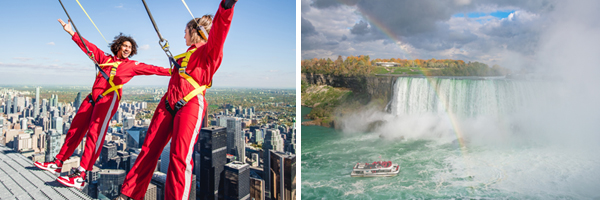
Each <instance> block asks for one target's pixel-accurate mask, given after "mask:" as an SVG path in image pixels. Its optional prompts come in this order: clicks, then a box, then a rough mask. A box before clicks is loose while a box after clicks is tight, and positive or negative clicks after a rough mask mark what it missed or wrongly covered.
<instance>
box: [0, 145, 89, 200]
mask: <svg viewBox="0 0 600 200" xmlns="http://www.w3.org/2000/svg"><path fill="white" fill-rule="evenodd" d="M56 178H57V176H56V175H53V174H52V173H50V172H47V171H43V170H38V169H37V168H36V167H35V166H33V162H32V161H31V160H29V159H27V158H26V157H25V156H23V155H21V154H19V153H16V152H15V151H13V150H12V149H10V148H8V147H5V146H2V145H0V198H1V199H92V198H90V197H89V196H87V195H86V194H84V193H82V192H81V191H79V190H77V189H75V188H69V187H64V186H62V185H61V184H60V183H58V182H56Z"/></svg>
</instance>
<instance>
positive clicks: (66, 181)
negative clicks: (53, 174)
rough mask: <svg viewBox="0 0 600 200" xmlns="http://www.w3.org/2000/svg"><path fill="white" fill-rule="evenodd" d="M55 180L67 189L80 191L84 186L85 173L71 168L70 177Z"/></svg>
mask: <svg viewBox="0 0 600 200" xmlns="http://www.w3.org/2000/svg"><path fill="white" fill-rule="evenodd" d="M56 180H57V181H58V182H60V183H62V184H63V185H65V186H67V187H74V188H77V189H79V190H82V189H83V186H84V185H85V172H80V171H79V170H78V169H77V168H73V169H72V170H71V175H68V176H61V177H58V178H57V179H56Z"/></svg>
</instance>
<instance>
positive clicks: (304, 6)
mask: <svg viewBox="0 0 600 200" xmlns="http://www.w3.org/2000/svg"><path fill="white" fill-rule="evenodd" d="M309 10H310V0H302V1H301V2H300V12H302V13H306V12H308V11H309Z"/></svg>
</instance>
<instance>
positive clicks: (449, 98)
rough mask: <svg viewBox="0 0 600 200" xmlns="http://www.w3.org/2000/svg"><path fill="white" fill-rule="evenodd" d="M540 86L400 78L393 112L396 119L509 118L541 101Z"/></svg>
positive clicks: (499, 82) (506, 81) (476, 80)
mask: <svg viewBox="0 0 600 200" xmlns="http://www.w3.org/2000/svg"><path fill="white" fill-rule="evenodd" d="M539 85H540V84H539V83H535V82H526V81H517V80H509V79H450V78H411V77H400V78H398V80H397V81H396V84H395V86H394V87H395V88H394V95H393V97H392V100H391V105H390V106H391V109H390V112H391V113H392V114H393V115H396V116H397V115H409V116H410V115H418V114H428V113H431V114H443V113H445V112H448V113H452V114H453V115H455V116H458V117H460V118H477V117H479V116H501V115H510V114H512V113H514V112H516V111H518V110H519V109H521V108H524V107H526V106H530V105H531V103H533V102H534V101H532V100H533V99H534V98H536V97H539V94H541V93H542V91H541V90H539V88H538V86H539ZM536 88H538V89H536Z"/></svg>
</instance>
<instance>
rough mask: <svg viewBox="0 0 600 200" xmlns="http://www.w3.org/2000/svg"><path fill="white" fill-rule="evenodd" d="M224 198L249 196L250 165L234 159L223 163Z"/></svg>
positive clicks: (247, 197) (244, 197) (232, 198)
mask: <svg viewBox="0 0 600 200" xmlns="http://www.w3.org/2000/svg"><path fill="white" fill-rule="evenodd" d="M223 181H224V186H225V187H224V189H225V191H224V192H223V195H224V196H225V200H237V199H240V200H246V199H249V198H250V165H248V164H245V163H243V162H239V161H234V162H231V163H228V164H226V165H225V178H224V179H223Z"/></svg>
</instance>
